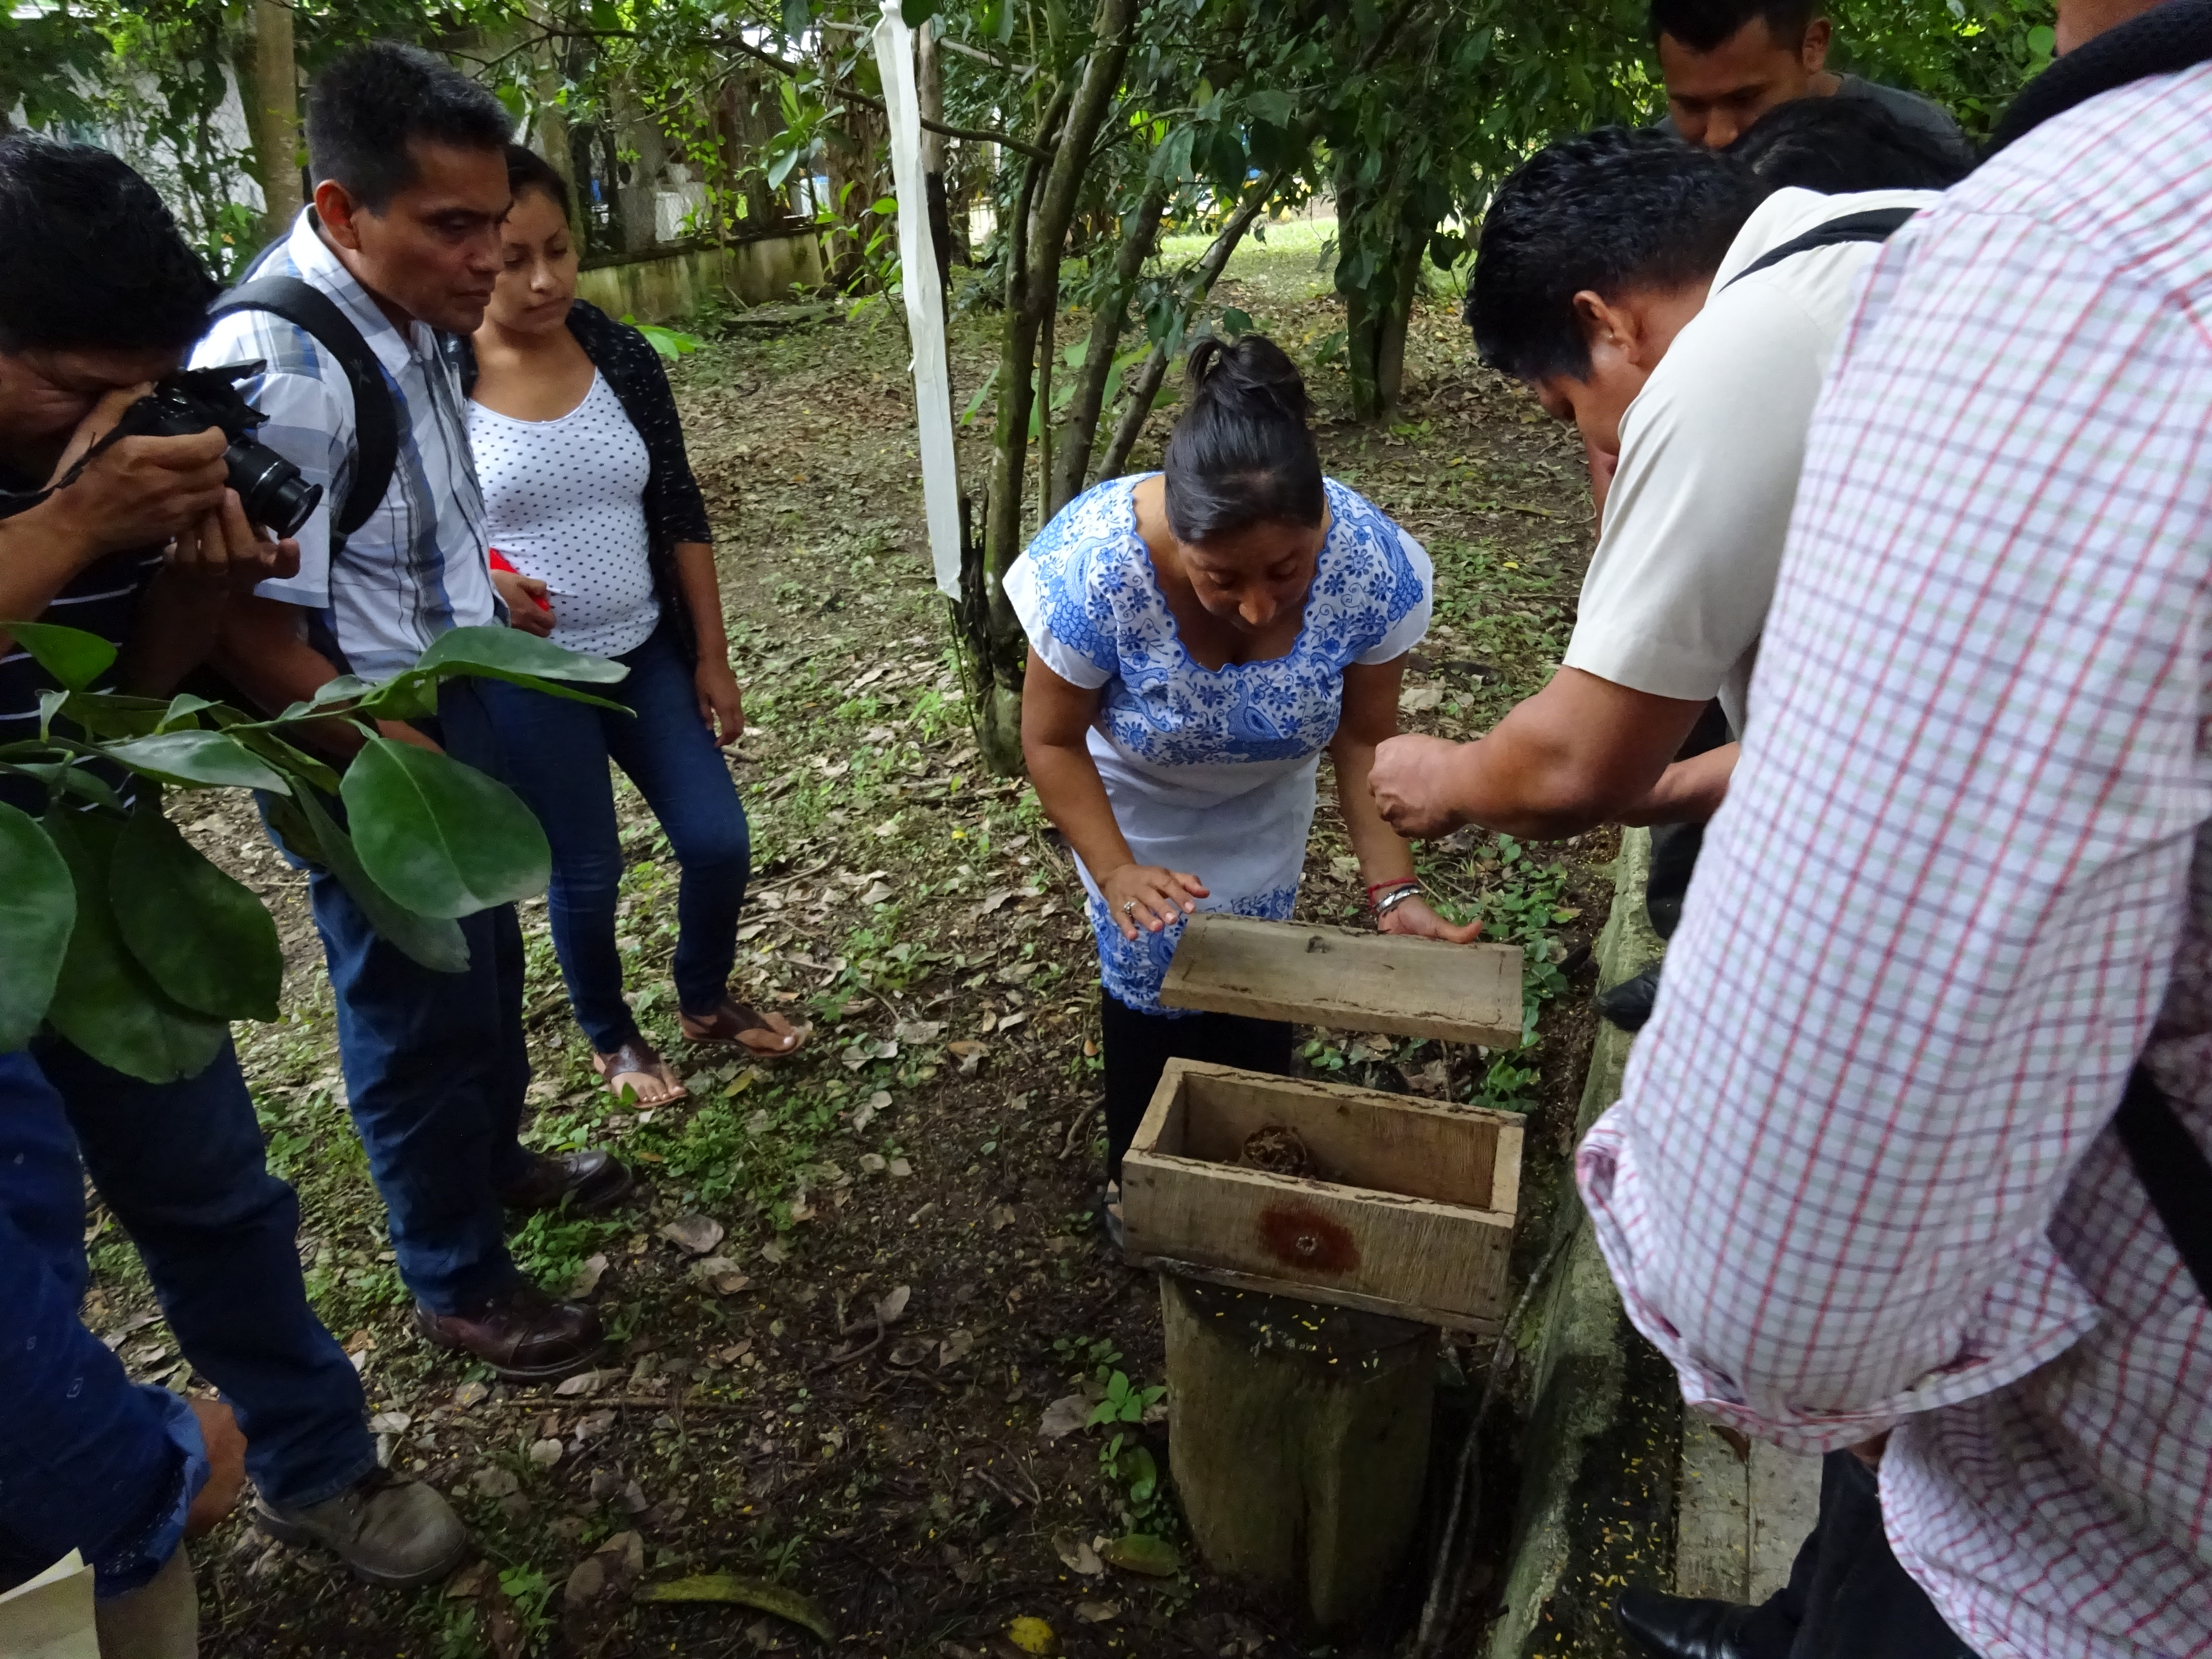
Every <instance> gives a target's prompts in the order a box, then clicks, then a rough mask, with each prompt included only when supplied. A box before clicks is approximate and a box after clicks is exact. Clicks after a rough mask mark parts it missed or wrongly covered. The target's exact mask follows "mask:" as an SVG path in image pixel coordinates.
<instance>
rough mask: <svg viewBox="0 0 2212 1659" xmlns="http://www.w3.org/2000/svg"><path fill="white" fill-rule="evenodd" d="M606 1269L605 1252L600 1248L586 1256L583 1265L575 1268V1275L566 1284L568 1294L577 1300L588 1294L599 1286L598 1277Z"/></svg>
mask: <svg viewBox="0 0 2212 1659" xmlns="http://www.w3.org/2000/svg"><path fill="white" fill-rule="evenodd" d="M606 1270H607V1253H606V1252H605V1250H601V1251H599V1252H598V1253H597V1254H595V1255H592V1256H590V1257H589V1258H587V1259H586V1261H585V1263H584V1265H583V1266H582V1267H579V1268H577V1269H576V1277H575V1279H574V1281H573V1282H572V1283H571V1284H570V1285H569V1286H568V1294H569V1295H570V1296H571V1297H575V1298H577V1299H578V1300H581V1299H582V1298H583V1297H587V1296H589V1295H590V1294H591V1293H592V1291H596V1290H598V1289H599V1279H600V1277H601V1276H602V1275H603V1274H605V1272H606Z"/></svg>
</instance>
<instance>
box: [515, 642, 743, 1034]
mask: <svg viewBox="0 0 2212 1659" xmlns="http://www.w3.org/2000/svg"><path fill="white" fill-rule="evenodd" d="M620 660H621V661H623V662H624V663H626V664H628V665H629V678H628V679H626V680H624V681H623V682H622V683H621V684H618V685H614V686H610V687H607V688H605V689H606V690H607V691H608V693H609V694H610V695H611V696H612V697H613V698H614V699H616V700H617V701H619V702H622V703H623V704H624V705H625V706H626V707H627V708H629V710H630V711H631V712H630V713H629V714H617V713H615V712H614V711H613V710H612V709H608V708H592V706H591V705H589V704H588V703H580V702H568V701H567V700H565V699H563V698H560V697H550V696H546V695H545V694H544V692H542V691H528V690H524V689H523V688H521V687H520V686H516V685H508V684H503V683H501V682H497V681H491V682H487V683H486V684H485V685H484V688H483V690H484V700H485V702H487V703H488V704H489V707H490V708H491V714H492V720H493V722H494V723H495V725H496V726H498V728H499V734H500V739H501V747H502V749H503V750H504V753H505V758H506V765H507V781H508V782H509V783H510V784H512V785H513V787H514V788H515V790H516V792H517V793H520V795H521V797H522V798H523V799H524V800H526V801H527V802H528V803H529V804H530V810H531V811H533V812H535V813H536V814H537V815H538V822H539V823H542V824H544V826H545V838H546V840H547V841H549V842H551V843H552V847H553V884H552V887H551V890H550V891H549V892H548V893H547V895H546V908H547V910H548V912H549V913H550V916H551V919H552V923H553V948H554V950H555V951H556V952H557V953H558V954H559V956H560V958H561V974H562V978H564V979H565V980H567V981H568V1000H569V1001H570V1003H571V1004H573V1005H574V1008H575V1011H576V1022H577V1024H580V1025H581V1026H582V1027H583V1028H584V1034H585V1035H586V1036H588V1037H589V1038H590V1039H591V1042H592V1048H595V1049H597V1050H598V1051H599V1053H601V1054H612V1053H613V1052H614V1051H615V1050H616V1049H617V1048H620V1047H621V1046H622V1044H623V1042H626V1041H628V1040H629V1038H630V1037H632V1036H635V1035H636V1033H637V1024H636V1022H635V1020H634V1019H633V1018H631V1015H630V1011H629V1004H628V1003H627V1002H625V1001H624V1000H623V966H622V952H621V951H619V950H618V949H617V946H616V945H615V902H616V898H617V892H618V890H619V889H620V887H621V884H622V874H623V852H622V836H621V832H620V829H619V828H618V826H617V823H616V822H615V792H614V781H613V779H612V777H611V775H609V773H608V771H607V763H608V762H610V761H612V762H613V763H615V764H616V765H617V766H619V767H621V768H622V769H623V771H624V772H625V773H627V774H628V775H629V780H630V781H631V782H632V783H635V785H636V786H637V787H638V793H641V794H642V795H643V796H644V797H645V799H646V801H647V804H648V805H651V806H652V808H653V813H654V815H655V816H656V817H659V820H660V827H661V828H662V829H665V830H666V831H667V832H668V844H669V846H670V848H671V849H672V850H673V851H674V853H675V854H676V861H677V863H678V865H679V866H681V867H682V870H683V879H682V883H681V884H680V885H679V886H678V889H677V896H676V923H677V934H676V963H675V978H676V997H677V1002H678V1006H680V1007H681V1008H682V1009H683V1010H684V1012H686V1013H689V1014H707V1013H711V1012H713V1011H714V1009H715V1008H716V1007H718V1006H720V1003H721V1000H722V998H723V995H724V994H725V993H726V990H727V987H728V986H729V982H730V970H731V969H732V968H733V967H734V966H735V965H736V963H737V957H738V939H737V934H738V911H739V910H740V909H741V908H743V907H744V902H745V878H746V877H747V876H748V875H749V874H750V871H751V867H752V846H751V842H750V836H749V834H748V832H747V829H746V827H745V811H744V807H743V806H741V805H738V787H737V785H736V784H735V783H734V782H733V781H732V780H731V777H730V768H729V764H728V763H727V762H726V761H725V760H724V759H723V757H722V751H721V750H720V749H718V748H717V747H715V744H714V734H713V733H712V732H709V731H708V727H707V723H706V721H704V720H702V719H701V718H700V716H699V698H698V694H697V692H696V690H694V689H693V686H692V668H691V664H690V662H689V661H687V660H686V659H685V658H684V653H683V650H682V648H681V647H679V646H678V643H677V641H676V636H675V630H674V629H672V628H671V627H670V625H669V624H668V623H667V622H666V621H665V620H664V621H663V622H662V623H661V624H660V626H659V628H657V629H654V630H653V636H652V637H651V638H650V639H648V640H647V641H646V642H645V643H644V644H643V645H641V646H639V647H637V649H635V651H632V652H630V653H628V654H627V655H625V656H623V658H621V659H620Z"/></svg>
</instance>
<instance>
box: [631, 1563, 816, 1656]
mask: <svg viewBox="0 0 2212 1659" xmlns="http://www.w3.org/2000/svg"><path fill="white" fill-rule="evenodd" d="M637 1599H638V1600H639V1601H726V1602H734V1603H736V1604H737V1605H738V1606H740V1607H757V1608H758V1609H759V1610H760V1611H761V1612H763V1613H774V1614H775V1616H776V1617H777V1618H779V1619H782V1620H788V1621H789V1622H790V1623H792V1624H794V1625H798V1626H801V1627H802V1628H804V1629H806V1630H811V1631H812V1632H814V1633H815V1634H816V1635H817V1636H818V1637H820V1638H822V1639H823V1641H825V1642H835V1641H836V1639H837V1632H836V1630H834V1629H833V1628H832V1627H831V1626H830V1623H829V1617H828V1615H827V1614H825V1613H823V1611H822V1609H821V1608H820V1607H818V1606H817V1605H816V1604H815V1602H814V1601H812V1600H811V1598H809V1597H807V1596H804V1595H800V1594H799V1592H798V1591H797V1590H794V1589H785V1588H784V1587H783V1586H782V1585H781V1584H771V1583H769V1582H768V1581H767V1580H766V1579H764V1578H740V1577H738V1576H737V1575H736V1574H735V1573H730V1572H707V1573H701V1574H699V1575H697V1576H696V1577H690V1578H678V1579H677V1580H675V1581H674V1582H673V1583H665V1584H645V1585H641V1586H640V1587H639V1589H638V1592H637Z"/></svg>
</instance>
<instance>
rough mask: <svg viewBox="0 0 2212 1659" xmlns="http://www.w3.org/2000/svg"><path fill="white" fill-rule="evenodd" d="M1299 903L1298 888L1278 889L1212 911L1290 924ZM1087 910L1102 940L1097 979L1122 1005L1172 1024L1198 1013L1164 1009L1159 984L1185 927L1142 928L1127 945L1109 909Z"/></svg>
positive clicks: (1094, 902) (1094, 905) (1093, 905)
mask: <svg viewBox="0 0 2212 1659" xmlns="http://www.w3.org/2000/svg"><path fill="white" fill-rule="evenodd" d="M1297 902H1298V890H1297V888H1295V887H1278V888H1276V889H1275V890H1273V892H1268V893H1253V894H1249V895H1247V896H1244V897H1243V898H1238V899H1234V900H1231V902H1229V903H1228V904H1227V905H1226V906H1209V907H1208V908H1214V909H1221V908H1225V909H1227V910H1228V912H1229V913H1230V914H1231V915H1238V916H1261V917H1264V918H1265V919H1266V920H1267V921H1289V920H1290V919H1291V910H1292V909H1293V908H1296V906H1297ZM1088 908H1089V909H1090V912H1091V932H1092V933H1094V934H1096V935H1097V939H1098V976H1099V977H1100V978H1101V979H1103V980H1104V981H1106V988H1107V989H1108V990H1109V991H1111V992H1112V993H1113V994H1114V995H1115V999H1116V1000H1119V1001H1121V1003H1123V1004H1124V1005H1126V1006H1128V1007H1131V1008H1134V1009H1137V1010H1138V1011H1139V1012H1143V1013H1147V1014H1165V1015H1166V1016H1167V1017H1168V1018H1170V1019H1183V1018H1188V1017H1189V1016H1190V1015H1192V1014H1194V1013H1195V1012H1198V1011H1197V1010H1196V1009H1194V1008H1164V1007H1162V1006H1160V981H1162V980H1163V979H1165V978H1166V977H1167V971H1168V961H1169V958H1170V957H1173V956H1174V955H1175V950H1176V940H1178V939H1181V938H1182V930H1183V926H1184V924H1182V922H1179V921H1178V922H1176V923H1175V924H1173V925H1172V926H1170V927H1163V928H1161V929H1160V931H1159V932H1158V933H1146V931H1145V930H1144V929H1143V928H1141V927H1139V929H1138V930H1137V937H1136V938H1135V939H1123V938H1122V937H1121V929H1120V928H1119V927H1115V925H1114V920H1113V917H1112V916H1111V915H1109V914H1108V912H1107V909H1106V907H1105V906H1104V905H1103V904H1101V903H1100V902H1098V901H1097V899H1092V900H1091V902H1090V905H1089V907H1088Z"/></svg>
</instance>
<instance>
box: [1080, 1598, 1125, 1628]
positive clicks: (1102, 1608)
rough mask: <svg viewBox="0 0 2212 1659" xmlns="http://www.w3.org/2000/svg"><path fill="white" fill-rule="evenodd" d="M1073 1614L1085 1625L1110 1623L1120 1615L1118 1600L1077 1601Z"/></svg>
mask: <svg viewBox="0 0 2212 1659" xmlns="http://www.w3.org/2000/svg"><path fill="white" fill-rule="evenodd" d="M1075 1616H1076V1617H1077V1618H1078V1619H1079V1620H1082V1621H1083V1622H1084V1623H1085V1624H1086V1625H1104V1624H1110V1623H1111V1622H1112V1621H1113V1620H1116V1619H1118V1618H1120V1617H1121V1603H1120V1602H1119V1601H1078V1602H1077V1603H1076V1604H1075Z"/></svg>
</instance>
